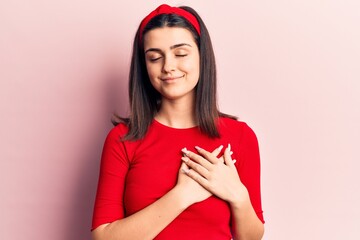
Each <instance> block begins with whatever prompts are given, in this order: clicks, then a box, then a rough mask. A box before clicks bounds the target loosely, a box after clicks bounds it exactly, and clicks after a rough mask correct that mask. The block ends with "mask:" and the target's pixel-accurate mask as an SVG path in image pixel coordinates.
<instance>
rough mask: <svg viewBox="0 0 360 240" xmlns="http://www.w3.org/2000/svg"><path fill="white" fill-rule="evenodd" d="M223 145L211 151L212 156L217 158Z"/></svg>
mask: <svg viewBox="0 0 360 240" xmlns="http://www.w3.org/2000/svg"><path fill="white" fill-rule="evenodd" d="M223 147H224V146H223V145H220V146H219V147H217V148H215V150H214V151H212V154H213V155H214V156H215V157H217V156H218V155H219V154H220V153H221V150H222V149H223Z"/></svg>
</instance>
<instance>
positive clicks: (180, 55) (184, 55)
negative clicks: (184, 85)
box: [176, 54, 187, 57]
mask: <svg viewBox="0 0 360 240" xmlns="http://www.w3.org/2000/svg"><path fill="white" fill-rule="evenodd" d="M176 56H177V57H186V56H187V54H176Z"/></svg>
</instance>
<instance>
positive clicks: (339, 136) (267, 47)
mask: <svg viewBox="0 0 360 240" xmlns="http://www.w3.org/2000/svg"><path fill="white" fill-rule="evenodd" d="M160 3H161V2H160V1H139V0H133V1H126V2H125V1H123V2H121V1H92V0H90V1H79V0H77V1H60V0H59V1H40V0H32V1H24V0H14V1H1V3H0V67H1V70H0V113H1V118H0V121H1V125H0V136H1V140H0V146H1V151H0V159H1V161H0V171H1V174H0V184H1V185H0V187H1V188H0V194H1V195H0V213H1V220H0V239H12V240H20V239H44V240H45V239H46V240H48V239H51V240H64V239H66V240H73V239H74V240H75V239H90V232H89V228H90V222H91V215H92V206H93V201H94V196H95V191H96V183H97V177H98V167H99V160H100V154H101V149H102V144H103V141H104V138H105V136H106V134H107V132H108V130H109V129H110V128H111V124H110V122H109V119H110V117H111V114H112V112H113V111H114V110H116V111H118V112H120V113H122V114H126V112H127V92H126V82H127V74H128V68H129V58H130V51H131V49H130V48H131V41H132V38H133V36H134V33H135V30H136V27H137V26H138V24H139V22H140V20H141V19H142V17H144V16H145V14H147V13H148V12H149V11H150V10H152V9H154V8H155V7H156V6H157V5H158V4H160ZM168 3H170V4H176V5H179V4H189V5H191V6H193V7H194V8H195V9H197V10H198V11H199V13H200V14H201V16H202V17H203V19H204V21H205V23H206V24H207V26H208V28H209V31H210V33H211V36H212V39H213V43H214V48H215V51H216V57H217V62H218V71H219V74H218V75H219V90H220V92H219V96H220V106H221V108H222V110H223V111H225V112H228V113H231V114H235V115H238V116H239V117H240V119H241V120H244V121H246V122H248V123H249V125H250V126H251V127H252V128H253V129H254V130H255V132H256V133H257V135H258V138H259V142H260V147H261V156H262V190H263V191H262V194H263V207H264V212H265V219H266V221H267V223H266V226H265V227H266V233H265V237H264V239H268V240H288V239H291V240H303V239H326V240H332V239H360V233H359V231H358V227H359V226H360V222H359V220H358V219H359V215H360V207H359V203H360V193H359V182H360V177H359V173H358V171H359V167H360V163H359V160H360V158H359V156H360V154H359V135H360V126H359V123H360V44H359V42H360V2H359V1H358V0H343V1H331V0H328V1H320V0H315V1H314V0H293V1H280V0H273V1H235V0H233V1H224V0H222V1H212V2H210V1H168Z"/></svg>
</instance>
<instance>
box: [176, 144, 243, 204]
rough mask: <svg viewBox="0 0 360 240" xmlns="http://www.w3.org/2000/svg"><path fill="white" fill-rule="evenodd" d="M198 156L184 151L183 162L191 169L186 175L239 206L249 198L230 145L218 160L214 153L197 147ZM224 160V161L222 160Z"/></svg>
mask: <svg viewBox="0 0 360 240" xmlns="http://www.w3.org/2000/svg"><path fill="white" fill-rule="evenodd" d="M195 148H196V150H197V151H198V154H196V153H194V152H191V151H188V150H186V149H183V153H184V154H185V155H186V156H184V157H183V158H182V160H183V161H184V162H185V163H186V165H187V166H188V167H189V168H190V169H189V170H188V171H186V174H187V175H188V176H189V177H191V178H192V179H194V180H195V181H197V182H198V183H199V184H200V185H202V186H203V187H204V188H205V189H207V190H208V191H209V192H211V193H212V194H214V195H216V196H217V197H219V198H221V199H223V200H225V201H227V202H229V203H230V204H235V205H236V204H238V203H241V202H243V201H247V200H248V198H249V195H248V192H247V189H246V187H245V186H244V185H243V184H242V183H241V181H240V178H239V175H238V173H237V170H236V168H235V165H234V162H235V160H232V159H231V154H230V151H231V149H230V148H231V147H230V144H229V145H228V147H227V148H226V149H225V152H224V155H223V156H222V157H221V158H217V157H216V156H215V155H214V154H213V153H211V152H208V151H206V150H204V149H202V148H200V147H195ZM222 158H223V159H222Z"/></svg>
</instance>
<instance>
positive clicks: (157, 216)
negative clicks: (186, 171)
mask: <svg viewBox="0 0 360 240" xmlns="http://www.w3.org/2000/svg"><path fill="white" fill-rule="evenodd" d="M182 192H183V191H182V190H181V187H179V186H178V187H175V188H173V189H172V190H170V191H169V192H168V193H167V194H165V195H164V196H163V197H162V198H160V199H159V200H157V201H156V202H154V203H153V204H151V205H149V206H147V207H146V208H144V209H142V210H141V211H139V212H137V213H135V214H133V215H131V216H129V217H126V218H123V219H120V220H117V221H114V222H112V223H108V224H103V225H100V226H99V227H98V228H96V229H95V230H94V231H93V232H92V236H93V239H94V240H105V239H106V240H115V239H134V240H135V239H141V240H143V239H153V238H155V236H156V235H157V234H159V233H160V232H161V231H162V230H163V229H164V228H165V227H166V226H167V225H168V224H169V223H170V222H171V221H172V220H174V219H175V218H176V217H177V216H178V215H179V214H180V213H181V212H182V211H183V210H185V209H186V208H187V207H188V206H189V205H191V202H190V200H189V199H186V198H183V197H182V196H183V194H182Z"/></svg>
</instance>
